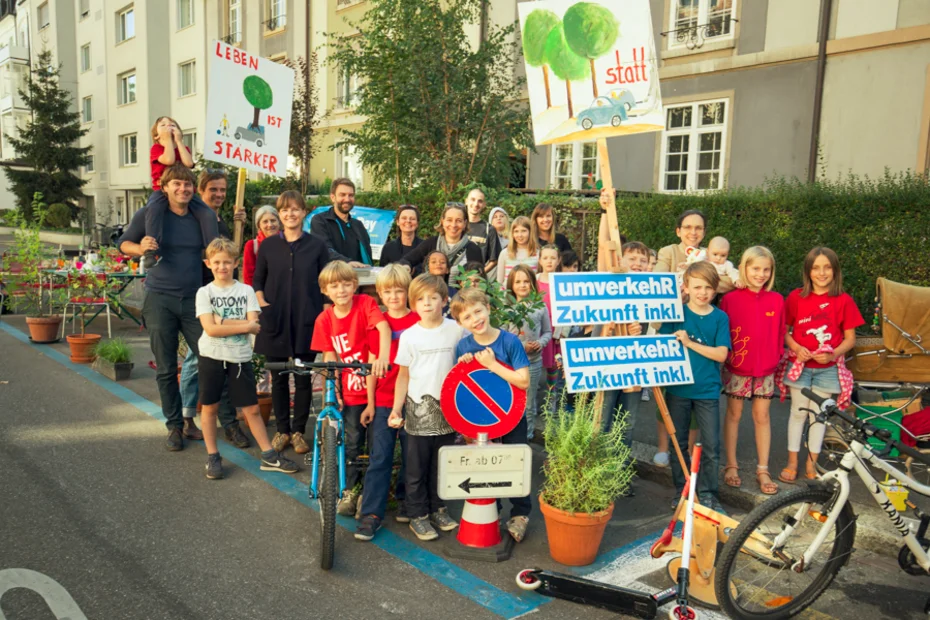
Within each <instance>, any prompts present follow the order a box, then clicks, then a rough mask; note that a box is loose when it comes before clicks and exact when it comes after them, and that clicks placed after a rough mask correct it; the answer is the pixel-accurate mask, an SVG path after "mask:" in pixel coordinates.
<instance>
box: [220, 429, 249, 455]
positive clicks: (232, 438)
mask: <svg viewBox="0 0 930 620" xmlns="http://www.w3.org/2000/svg"><path fill="white" fill-rule="evenodd" d="M223 432H224V433H226V441H228V442H229V443H231V444H232V445H234V446H236V447H237V448H243V449H245V448H248V447H249V445H250V443H249V438H248V437H246V436H245V433H243V432H242V429H241V428H239V423H238V422H237V423H236V424H231V425H229V426H228V427H226V428H224V429H223Z"/></svg>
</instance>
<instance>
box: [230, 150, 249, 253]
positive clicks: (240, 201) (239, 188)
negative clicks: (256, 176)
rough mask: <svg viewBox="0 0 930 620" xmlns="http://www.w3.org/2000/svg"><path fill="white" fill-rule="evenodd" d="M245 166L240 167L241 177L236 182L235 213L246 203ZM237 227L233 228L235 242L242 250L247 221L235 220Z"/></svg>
mask: <svg viewBox="0 0 930 620" xmlns="http://www.w3.org/2000/svg"><path fill="white" fill-rule="evenodd" d="M247 174H248V173H247V171H246V169H245V168H239V179H238V182H237V183H236V206H235V208H234V210H233V213H234V214H235V213H239V212H240V211H242V210H243V205H244V204H245V178H246V175H247ZM233 223H234V225H235V227H234V229H233V242H235V244H236V247H237V248H239V250H240V251H241V250H242V234H243V232H244V229H245V222H240V221H236V222H233Z"/></svg>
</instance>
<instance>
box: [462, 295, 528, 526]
mask: <svg viewBox="0 0 930 620" xmlns="http://www.w3.org/2000/svg"><path fill="white" fill-rule="evenodd" d="M451 310H452V316H453V317H455V320H456V321H457V322H458V324H459V325H461V326H462V327H464V328H465V329H467V330H468V331H469V335H468V336H465V337H464V338H462V340H461V341H460V342H459V343H458V346H456V347H455V356H456V357H457V358H458V361H459V362H470V361H471V360H472V359H476V360H478V362H479V363H480V364H481V365H482V366H484V367H485V368H487V369H488V370H490V371H491V372H493V373H494V374H496V375H497V376H499V377H501V378H502V379H504V380H505V381H507V382H508V383H510V384H511V385H513V386H514V387H517V388H520V389H521V390H526V389H529V388H530V387H531V386H530V369H529V366H530V360H529V358H528V357H527V355H526V351H525V350H524V348H523V343H521V342H520V339H519V338H517V337H516V336H515V335H513V334H511V333H510V332H505V331H502V330H500V329H498V328H496V327H494V326H492V325H491V304H490V302H489V301H488V296H487V295H486V294H484V293H483V292H482V291H480V290H478V289H476V288H471V287H469V288H466V289H463V290H462V291H460V292H459V294H458V295H456V296H455V299H453V300H452V307H451ZM502 364H507V366H510V368H507V367H506V366H503V365H502ZM526 436H527V432H526V416H525V415H524V416H523V417H521V418H520V422H519V423H518V424H517V426H516V427H515V428H514V429H513V430H512V431H510V432H509V433H507V434H506V435H504V436H503V437H502V438H501V441H502V443H505V444H521V443H526ZM510 506H511V507H510V519H509V520H508V521H507V531H508V532H509V533H510V536H511V537H513V539H514V540H515V541H517V542H520V541H522V540H523V537H524V536H526V528H527V525H528V524H529V520H530V519H529V516H530V511H531V510H532V503H531V501H530V498H529V497H514V498H512V499H511V500H510Z"/></svg>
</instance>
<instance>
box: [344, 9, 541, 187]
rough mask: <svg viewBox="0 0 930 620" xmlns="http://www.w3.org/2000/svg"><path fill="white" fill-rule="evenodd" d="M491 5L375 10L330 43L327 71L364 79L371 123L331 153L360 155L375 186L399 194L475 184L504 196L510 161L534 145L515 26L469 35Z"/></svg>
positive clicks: (362, 99) (362, 97) (361, 94)
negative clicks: (350, 148)
mask: <svg viewBox="0 0 930 620" xmlns="http://www.w3.org/2000/svg"><path fill="white" fill-rule="evenodd" d="M486 6H487V0H371V1H370V2H369V8H368V10H367V11H366V12H365V16H364V17H363V18H362V20H361V21H360V22H359V23H353V24H351V26H352V28H351V29H350V30H351V31H352V32H349V33H347V34H342V35H339V34H332V35H329V36H330V45H331V46H332V48H333V50H334V53H333V55H332V56H331V62H333V63H335V64H336V65H337V66H338V67H340V70H342V71H345V72H347V73H348V74H349V75H355V76H357V79H358V84H359V90H358V99H357V104H356V106H355V111H356V113H358V114H359V115H361V116H363V117H364V118H365V122H364V123H363V124H362V125H361V126H360V127H359V128H358V129H355V130H343V131H342V133H343V135H344V136H345V138H344V139H343V140H341V141H340V142H338V143H337V144H336V145H335V147H336V148H341V147H343V146H345V145H354V146H355V147H356V149H357V150H358V153H359V159H360V160H361V164H362V166H363V167H364V169H365V172H366V173H368V174H370V175H371V176H372V177H373V178H374V181H375V182H376V183H384V184H388V185H392V186H394V188H395V189H396V190H397V191H398V192H401V193H405V192H406V191H407V190H408V189H410V188H411V187H416V186H418V185H429V186H433V187H438V188H440V189H442V190H444V191H446V192H453V191H455V190H456V189H457V188H459V187H461V186H463V185H467V184H469V183H472V182H479V183H483V184H485V185H490V186H499V187H502V186H505V185H506V184H507V183H508V181H509V180H510V177H511V171H512V167H513V166H514V164H513V162H512V160H511V156H512V155H513V154H514V153H515V152H517V151H519V150H521V149H523V148H524V147H526V146H528V145H530V144H531V138H530V118H529V111H528V108H527V106H526V104H525V103H523V102H521V101H520V99H521V97H522V95H523V83H524V80H523V79H522V78H518V77H517V74H516V67H515V64H516V63H517V62H519V61H520V55H519V48H518V47H517V44H516V42H515V38H514V25H513V24H511V25H509V26H507V27H503V28H501V27H497V26H493V25H491V26H490V27H489V28H488V29H487V33H486V36H485V38H484V40H483V41H480V42H477V44H476V43H475V42H474V41H473V33H472V26H473V25H474V24H477V23H479V21H480V20H481V19H482V8H483V7H486Z"/></svg>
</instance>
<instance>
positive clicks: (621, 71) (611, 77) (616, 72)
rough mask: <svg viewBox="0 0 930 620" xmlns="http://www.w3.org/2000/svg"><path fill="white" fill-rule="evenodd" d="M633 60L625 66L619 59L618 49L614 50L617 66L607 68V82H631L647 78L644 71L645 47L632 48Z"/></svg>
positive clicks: (642, 80)
mask: <svg viewBox="0 0 930 620" xmlns="http://www.w3.org/2000/svg"><path fill="white" fill-rule="evenodd" d="M632 51H633V62H632V63H627V64H626V66H624V64H623V63H622V62H621V60H620V50H614V54H615V56H616V59H617V66H616V67H611V68H610V69H608V70H607V80H606V83H607V84H632V83H634V82H646V81H648V80H649V77H648V74H647V73H646V48H644V47H640V48H639V50H637V49H636V48H633V50H632ZM637 51H638V52H639V53H638V54H637Z"/></svg>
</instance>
